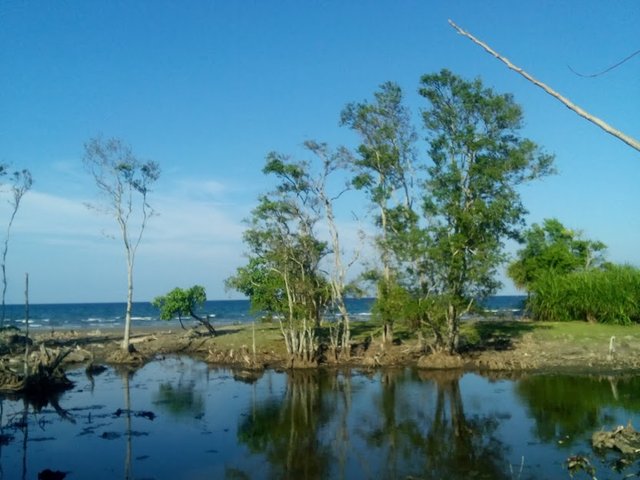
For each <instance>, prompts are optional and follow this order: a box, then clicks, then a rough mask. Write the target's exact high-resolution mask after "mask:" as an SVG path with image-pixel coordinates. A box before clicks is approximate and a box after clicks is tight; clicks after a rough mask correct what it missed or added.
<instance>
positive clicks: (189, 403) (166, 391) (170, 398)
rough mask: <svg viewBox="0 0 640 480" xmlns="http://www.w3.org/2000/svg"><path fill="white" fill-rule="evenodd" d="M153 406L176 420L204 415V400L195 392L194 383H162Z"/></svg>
mask: <svg viewBox="0 0 640 480" xmlns="http://www.w3.org/2000/svg"><path fill="white" fill-rule="evenodd" d="M153 404H154V405H157V406H159V407H160V408H161V409H163V410H164V411H166V412H167V413H168V414H170V415H171V416H173V417H175V418H185V417H199V416H201V415H203V414H204V398H203V396H202V394H201V393H200V392H196V391H195V383H194V382H182V381H179V382H177V383H175V384H174V383H171V382H165V383H161V384H160V386H159V387H158V391H157V392H156V394H155V395H154V398H153Z"/></svg>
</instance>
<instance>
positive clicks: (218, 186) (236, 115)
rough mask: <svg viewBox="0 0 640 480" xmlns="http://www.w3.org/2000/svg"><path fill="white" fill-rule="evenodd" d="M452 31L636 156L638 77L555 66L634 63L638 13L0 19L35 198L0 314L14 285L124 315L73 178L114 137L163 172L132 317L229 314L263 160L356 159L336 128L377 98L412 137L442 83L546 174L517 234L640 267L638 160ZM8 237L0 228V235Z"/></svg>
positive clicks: (588, 6)
mask: <svg viewBox="0 0 640 480" xmlns="http://www.w3.org/2000/svg"><path fill="white" fill-rule="evenodd" d="M449 18H451V19H453V20H454V21H455V22H456V23H458V24H459V25H460V26H462V27H463V28H465V29H467V30H469V31H471V32H472V33H473V34H475V35H476V36H478V37H479V38H481V39H483V40H485V41H486V42H488V43H489V44H490V45H492V46H493V47H494V48H495V49H496V50H498V51H499V52H501V53H502V54H504V55H506V56H507V57H509V58H510V59H511V60H512V61H514V62H515V63H517V64H519V65H520V66H522V67H523V68H525V69H526V70H529V71H530V73H532V74H534V75H535V76H537V77H538V78H539V79H541V80H542V81H546V82H548V83H549V84H550V85H552V86H553V87H554V88H556V89H557V90H559V91H560V92H561V93H563V94H565V95H567V96H568V97H570V98H571V99H572V100H573V101H575V102H576V103H578V104H579V105H581V106H582V107H584V108H585V109H587V110H588V111H590V112H591V113H593V114H595V115H598V116H600V117H602V118H603V119H605V120H607V121H609V122H610V123H611V124H613V125H614V126H615V127H617V128H619V129H620V130H623V131H624V132H626V133H627V134H629V135H631V136H634V137H636V138H638V137H640V122H639V121H638V112H639V111H640V108H639V107H640V95H639V93H640V58H635V59H633V60H631V61H629V62H628V63H626V64H625V65H623V66H621V67H620V68H617V69H615V70H613V71H612V72H610V73H608V74H607V75H604V76H601V77H597V78H593V79H586V78H581V77H579V76H576V75H575V74H574V73H572V72H571V71H570V70H569V68H568V67H567V65H571V67H573V68H574V69H575V70H577V71H581V72H587V73H589V72H595V71H598V70H601V69H603V68H605V67H607V66H609V65H611V64H613V63H615V62H617V61H618V60H620V59H621V58H623V57H624V56H626V55H628V54H629V53H631V52H633V51H635V50H637V49H638V48H640V44H639V43H638V40H639V36H638V30H637V23H638V20H640V2H637V1H635V0H628V1H624V0H623V1H616V2H602V1H581V2H577V1H576V2H574V1H530V2H513V1H486V2H476V1H459V2H449V1H374V0H367V1H364V0H362V1H344V0H336V1H319V0H318V1H305V2H303V1H299V0H298V1H293V0H291V1H265V0H260V1H257V0H256V1H231V0H228V1H204V0H202V1H162V0H155V1H131V0H110V1H106V0H105V1H97V0H57V1H55V2H54V1H50V0H0V26H1V28H0V66H1V69H0V161H3V162H9V163H11V164H13V165H14V166H15V167H20V168H29V169H30V170H31V171H32V173H33V176H34V181H35V183H34V187H33V190H32V191H31V192H30V193H29V194H28V195H27V196H26V197H25V199H24V203H23V205H22V207H21V210H20V212H19V214H18V217H17V219H16V222H15V225H14V230H13V234H12V237H11V244H10V251H9V256H8V264H7V268H8V273H9V282H10V283H9V290H8V301H9V302H21V301H22V300H23V285H22V281H23V280H22V279H23V275H24V272H29V275H30V284H31V295H30V299H31V302H33V303H47V302H79V301H122V300H124V299H125V294H126V270H125V261H124V253H123V248H122V243H121V241H120V240H118V239H115V240H114V239H110V238H109V234H116V233H117V232H116V230H115V223H114V220H113V219H112V218H109V217H102V216H98V215H96V214H95V212H92V211H90V210H88V209H86V208H85V206H84V203H86V202H88V201H92V200H93V199H94V193H95V188H94V185H93V183H92V180H91V178H90V177H89V176H87V175H86V173H85V172H84V171H83V169H82V162H81V158H82V153H83V144H84V142H86V141H87V140H88V139H89V138H91V137H93V136H96V135H98V134H102V135H105V136H117V137H120V138H122V139H123V140H125V141H126V142H128V143H130V144H131V145H132V147H133V149H134V151H135V152H136V153H137V154H138V155H139V156H140V157H142V158H150V159H154V160H156V161H158V162H159V163H160V165H161V167H162V170H163V174H162V177H161V180H160V182H159V183H158V184H157V186H156V188H155V191H154V192H153V194H152V197H151V202H152V203H153V205H154V206H155V207H156V209H157V210H158V211H159V213H160V215H159V216H157V217H155V218H153V219H152V222H151V223H150V226H149V230H148V231H147V233H146V235H145V238H144V240H143V244H142V245H141V247H140V250H139V253H138V257H137V264H136V274H135V277H136V280H135V284H136V291H135V296H136V299H138V300H148V299H151V298H153V297H154V296H155V295H158V294H161V293H164V292H165V291H166V290H168V289H170V288H173V287H174V286H189V285H192V284H194V283H199V284H202V285H204V286H205V287H206V288H207V291H208V295H209V298H212V299H218V298H228V297H229V296H230V295H231V294H230V293H227V292H225V291H224V287H223V279H224V278H226V277H227V276H229V275H230V274H231V273H233V271H234V270H235V268H236V267H237V266H239V265H240V264H241V263H242V262H243V257H242V251H243V247H242V242H241V236H242V230H243V225H242V222H241V220H242V219H243V218H245V217H247V215H248V214H249V212H250V210H251V208H252V206H253V205H254V204H255V199H256V197H257V195H258V194H259V193H260V192H263V191H264V190H265V189H266V188H268V183H267V181H266V180H265V178H263V176H262V174H261V173H260V169H261V167H262V165H263V162H264V157H265V155H266V154H267V153H268V152H269V151H272V150H277V151H281V152H288V153H293V154H296V153H299V152H300V145H301V144H302V142H303V141H305V140H308V139H316V140H318V141H325V142H328V143H329V144H331V145H332V146H337V145H347V146H353V145H355V144H356V142H357V139H356V138H355V137H354V135H353V134H352V133H351V132H350V131H348V130H346V129H345V128H341V127H339V125H338V119H339V113H340V110H341V109H342V108H343V107H344V105H345V104H346V103H348V102H351V101H361V100H364V99H367V98H370V97H371V95H372V93H373V92H374V90H375V89H376V88H377V87H378V86H379V85H380V84H381V83H383V82H385V81H387V80H393V81H396V82H398V83H399V84H400V85H401V86H402V88H403V89H404V91H405V94H406V97H407V103H408V105H409V106H410V107H411V108H412V109H413V111H414V113H415V115H416V118H417V119H418V118H419V111H420V108H422V107H423V106H424V103H423V102H424V100H423V99H421V97H419V96H418V94H417V87H418V81H419V78H420V76H421V75H422V74H424V73H431V72H435V71H438V70H440V69H441V68H449V69H451V70H453V71H454V72H455V73H457V74H459V75H462V76H464V77H467V78H473V77H476V76H480V77H481V78H482V79H483V81H484V82H485V84H487V85H489V86H491V87H493V88H495V89H496V90H497V91H500V92H511V93H513V94H514V96H515V99H516V101H517V102H518V103H520V104H521V105H522V106H523V108H524V112H525V120H526V125H525V128H524V131H523V134H524V135H526V136H528V137H530V138H532V139H533V140H535V141H536V142H538V143H539V144H540V145H541V146H543V147H544V148H545V149H546V150H547V151H548V152H551V153H554V154H555V155H556V167H557V169H558V171H559V173H558V175H556V176H554V177H551V178H548V179H545V180H543V181H541V182H538V183H535V184H532V185H530V186H526V187H524V188H523V189H522V195H523V199H524V202H525V205H526V207H527V208H528V209H529V211H530V214H529V216H528V217H527V220H528V222H529V223H531V222H538V221H541V220H542V219H543V218H546V217H557V218H559V219H560V220H561V221H562V222H564V223H565V224H566V225H567V226H570V227H573V228H576V229H580V230H583V231H584V233H585V235H587V236H588V237H590V238H594V239H599V240H602V241H604V242H605V243H606V244H607V245H608V246H609V251H608V252H609V257H610V259H611V260H613V261H618V262H629V263H632V264H634V265H640V252H639V250H638V245H640V214H638V213H637V212H638V210H637V206H638V205H640V201H639V200H640V189H639V188H638V187H637V185H638V179H639V178H640V153H639V152H636V151H634V150H632V149H631V148H629V147H628V146H626V145H624V144H623V143H622V142H620V141H619V140H617V139H615V138H613V137H611V136H609V135H607V134H605V133H604V132H602V131H601V130H599V129H598V128H597V127H595V126H593V125H591V124H589V123H587V122H586V121H585V120H583V119H581V118H580V117H578V116H577V115H575V114H574V113H572V112H570V111H569V110H568V109H566V108H565V107H564V106H562V105H561V104H559V103H558V102H557V101H556V100H553V99H552V98H551V97H549V96H547V95H546V94H545V93H544V92H542V91H541V90H539V89H537V88H535V87H534V86H532V85H531V84H529V83H528V82H527V81H526V80H524V79H522V78H521V77H519V76H518V75H516V74H515V73H513V72H511V71H509V70H507V69H506V67H504V66H503V65H502V64H501V63H499V62H498V61H497V60H495V59H494V58H492V57H490V56H489V55H487V54H486V53H484V52H483V51H482V50H480V49H479V48H478V47H477V46H475V45H473V44H472V43H471V42H470V41H469V40H467V39H464V38H463V37H461V36H459V35H457V34H456V33H455V32H454V31H453V30H452V29H451V27H449V25H448V24H447V19H449ZM421 135H422V136H424V133H423V132H421ZM424 152H425V148H424V146H422V151H421V158H422V159H423V160H424V161H425V162H426V161H428V159H427V157H426V154H425V153H424ZM6 218H7V214H6V212H5V211H4V210H2V209H0V225H2V224H6V222H5V220H4V219H6ZM348 218H349V216H348V215H347V212H345V214H344V215H343V221H344V225H345V228H347V229H351V230H347V231H350V232H351V233H353V232H352V230H353V225H351V224H349V221H348ZM2 228H4V227H2ZM105 233H106V235H105ZM502 292H503V293H513V292H514V290H513V287H512V286H510V285H509V284H508V283H507V284H506V285H505V288H504V289H503V291H502Z"/></svg>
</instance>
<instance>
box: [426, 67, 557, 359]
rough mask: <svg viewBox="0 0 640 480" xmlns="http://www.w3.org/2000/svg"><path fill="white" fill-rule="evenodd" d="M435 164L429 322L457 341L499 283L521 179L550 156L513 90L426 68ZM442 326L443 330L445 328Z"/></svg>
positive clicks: (519, 209) (449, 344)
mask: <svg viewBox="0 0 640 480" xmlns="http://www.w3.org/2000/svg"><path fill="white" fill-rule="evenodd" d="M419 93H420V95H422V96H423V97H424V98H425V99H426V100H427V102H428V104H427V108H426V109H425V110H424V111H423V119H424V124H425V127H426V130H427V133H428V141H429V145H430V149H429V154H430V157H431V160H432V162H433V163H432V165H430V166H429V167H428V179H427V181H426V184H425V194H424V198H423V205H424V214H425V216H426V217H427V218H428V219H429V226H428V227H427V231H426V232H427V236H428V251H427V255H426V261H425V265H424V267H425V268H424V270H423V271H424V272H425V274H426V275H428V276H429V277H430V278H429V279H428V289H429V292H430V296H431V298H433V297H435V298H437V301H436V302H433V304H432V305H431V307H430V311H427V312H426V313H425V318H426V322H427V323H428V324H429V325H430V326H431V327H432V328H433V329H435V330H440V331H441V332H442V333H443V334H442V337H443V338H444V345H442V346H443V347H445V348H446V350H448V351H449V352H451V353H453V352H455V351H456V350H457V348H458V341H459V324H460V317H461V315H463V314H464V313H466V312H468V311H469V309H470V308H471V307H472V306H473V303H474V302H475V301H476V299H480V298H484V297H486V296H487V295H490V294H492V293H494V292H495V291H496V289H497V288H498V286H499V282H498V281H497V280H496V269H497V267H498V266H499V265H500V264H501V263H502V262H503V261H504V260H505V254H504V251H503V243H504V240H505V239H507V238H517V237H518V234H519V232H520V230H521V228H522V225H523V216H524V214H525V212H526V210H525V208H524V206H523V205H522V201H521V199H520V194H519V193H518V190H517V187H518V186H519V185H521V184H523V183H526V182H528V181H531V180H534V179H537V178H539V177H542V176H544V175H547V174H549V173H550V172H551V171H552V161H553V157H552V156H550V155H546V154H543V153H541V152H540V151H539V149H538V147H537V146H536V144H535V143H534V142H532V141H531V140H529V139H526V138H522V137H521V136H520V133H519V131H520V129H521V127H522V117H523V114H522V110H521V108H520V107H519V106H518V105H517V104H516V103H515V102H514V100H513V98H512V96H511V95H508V94H498V93H496V92H494V91H493V90H492V89H490V88H486V87H484V86H483V85H482V82H481V81H480V80H479V79H476V80H473V81H467V80H464V79H462V78H460V77H458V76H456V75H454V74H453V73H451V72H450V71H448V70H442V71H441V72H439V73H435V74H430V75H424V76H423V77H422V80H421V88H420V90H419ZM443 329H444V330H443Z"/></svg>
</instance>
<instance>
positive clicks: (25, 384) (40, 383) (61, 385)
mask: <svg viewBox="0 0 640 480" xmlns="http://www.w3.org/2000/svg"><path fill="white" fill-rule="evenodd" d="M70 352H71V350H69V349H49V348H46V347H45V346H44V345H40V350H39V351H37V352H34V353H32V354H31V356H30V357H29V360H28V364H27V368H26V370H27V371H26V374H25V372H24V371H23V372H22V373H19V372H18V371H16V370H14V369H12V368H10V367H9V366H8V365H6V364H0V391H1V392H11V393H27V394H46V393H53V392H56V391H61V390H66V389H68V388H71V387H72V386H73V383H72V382H71V381H70V380H69V379H68V378H67V376H66V375H65V373H64V370H63V369H62V367H61V364H62V361H63V360H64V359H65V357H66V356H67V355H69V353H70ZM23 368H24V367H23V366H22V365H21V366H20V369H23Z"/></svg>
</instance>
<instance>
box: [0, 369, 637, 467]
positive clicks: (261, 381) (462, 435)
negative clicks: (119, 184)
mask: <svg viewBox="0 0 640 480" xmlns="http://www.w3.org/2000/svg"><path fill="white" fill-rule="evenodd" d="M69 377H70V378H71V379H72V380H73V381H74V382H75V387H74V388H73V389H72V390H69V391H67V392H65V393H63V394H61V395H59V396H58V397H56V398H52V399H48V401H47V403H46V404H39V405H38V404H35V405H34V404H31V403H28V402H26V401H23V400H22V399H16V398H9V397H4V398H3V399H2V412H1V418H0V419H1V422H2V423H1V424H2V429H1V430H2V431H1V432H0V434H1V435H2V436H1V437H0V440H1V441H0V467H1V470H0V478H4V479H20V478H29V479H30V478H37V476H38V473H40V472H42V471H44V470H45V469H50V470H52V471H60V472H65V473H67V477H66V478H68V479H76V478H77V479H82V478H92V479H113V478H130V479H134V478H135V479H211V478H220V479H287V478H290V479H322V478H327V479H329V478H331V479H336V478H337V479H340V478H344V479H353V478H357V479H369V478H371V479H383V478H384V479H394V478H402V479H435V478H447V479H450V480H453V479H463V478H464V479H467V478H486V479H529V478H569V473H568V471H567V468H566V464H565V462H566V459H567V458H568V457H569V456H570V455H575V454H581V455H585V456H586V457H587V458H588V459H589V460H590V462H591V463H592V464H593V465H594V467H595V468H596V476H597V478H599V479H603V478H624V475H625V474H628V473H635V472H636V471H637V465H635V466H634V465H632V466H630V467H628V468H627V469H625V470H624V471H622V472H621V473H617V472H615V471H614V470H612V468H611V466H612V465H613V463H614V462H615V460H616V457H615V456H614V455H611V454H609V455H605V456H601V455H599V454H597V453H596V452H593V451H592V449H591V446H590V437H591V434H592V432H593V431H595V430H599V429H600V428H612V427H614V426H616V425H618V424H626V423H627V422H628V421H631V422H632V423H633V424H635V425H637V424H638V412H640V398H639V397H638V395H637V392H639V391H640V377H636V376H611V377H609V376H598V377H589V376H569V375H542V374H537V375H534V374H526V375H514V374H510V375H509V377H508V378H507V377H505V376H500V375H495V374H492V375H491V376H483V375H480V374H476V373H463V372H452V371H420V370H415V369H411V368H402V369H387V370H375V371H374V370H371V371H368V370H340V371H334V370H329V369H317V370H316V369H314V370H309V371H293V372H278V371H274V370H267V371H264V372H259V373H255V372H249V371H232V370H228V369H219V368H212V367H210V366H208V365H207V364H205V363H202V362H199V361H195V360H192V359H190V358H187V357H167V358H164V359H159V360H156V361H153V362H150V363H148V364H146V365H145V366H144V367H142V368H140V369H138V370H137V371H132V370H127V369H115V368H107V370H106V371H104V372H103V373H101V374H98V375H95V376H87V374H86V373H85V371H84V370H83V369H77V370H72V371H70V372H69ZM579 475H584V474H578V476H576V478H588V477H587V476H583V477H580V476H579Z"/></svg>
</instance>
